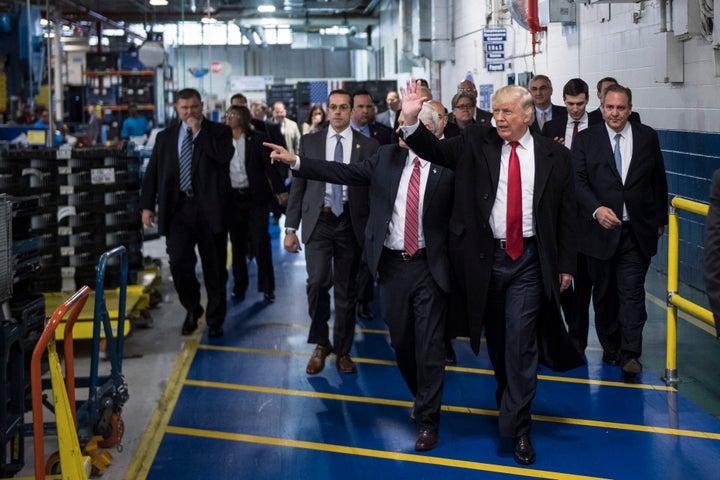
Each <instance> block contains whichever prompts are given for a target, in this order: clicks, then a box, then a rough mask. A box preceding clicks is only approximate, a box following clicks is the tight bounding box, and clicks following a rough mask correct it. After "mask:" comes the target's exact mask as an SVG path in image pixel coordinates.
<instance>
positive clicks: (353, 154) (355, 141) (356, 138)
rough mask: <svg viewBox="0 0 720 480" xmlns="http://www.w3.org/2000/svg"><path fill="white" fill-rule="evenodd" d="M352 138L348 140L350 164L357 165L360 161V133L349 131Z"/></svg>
mask: <svg viewBox="0 0 720 480" xmlns="http://www.w3.org/2000/svg"><path fill="white" fill-rule="evenodd" d="M350 131H351V132H352V137H351V139H350V163H357V162H359V161H360V137H361V136H362V133H360V132H356V131H355V130H353V129H350Z"/></svg>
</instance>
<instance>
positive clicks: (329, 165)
mask: <svg viewBox="0 0 720 480" xmlns="http://www.w3.org/2000/svg"><path fill="white" fill-rule="evenodd" d="M407 156H408V150H407V149H405V148H401V147H400V146H398V145H394V144H393V145H386V146H382V147H380V150H378V151H377V153H375V154H374V155H373V156H372V157H370V158H369V159H368V160H366V161H363V162H358V163H351V164H349V165H345V164H340V163H336V162H328V161H325V160H317V159H312V158H306V157H300V169H299V170H298V171H296V172H294V173H295V174H296V176H298V177H304V178H312V179H316V180H325V181H328V182H332V183H341V184H345V185H357V186H366V185H369V186H370V198H371V199H372V200H371V202H370V216H369V218H368V223H367V227H366V229H365V246H364V255H365V260H366V261H367V264H368V267H370V271H371V272H372V274H373V277H374V276H375V275H376V274H377V269H378V264H379V262H380V255H381V254H382V249H383V244H384V243H385V237H386V236H387V234H388V228H389V225H390V219H391V218H392V213H393V207H394V205H395V198H396V197H397V192H398V189H399V188H400V177H401V176H402V172H403V168H404V167H405V161H406V160H407ZM453 186H454V176H453V173H452V171H450V170H448V169H446V168H442V167H438V166H435V165H431V166H430V172H429V175H428V181H427V186H426V187H425V196H424V197H423V213H422V225H423V233H424V235H425V248H426V251H427V259H428V267H429V268H430V273H431V274H432V276H433V279H434V280H435V282H436V283H437V284H438V285H439V286H440V288H442V289H443V290H444V291H446V292H449V291H450V261H449V259H448V248H447V234H448V230H447V227H448V219H449V218H450V211H451V209H452V196H453Z"/></svg>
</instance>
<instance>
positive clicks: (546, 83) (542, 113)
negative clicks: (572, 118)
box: [530, 75, 567, 133]
mask: <svg viewBox="0 0 720 480" xmlns="http://www.w3.org/2000/svg"><path fill="white" fill-rule="evenodd" d="M530 93H531V94H532V97H533V103H534V104H535V117H534V121H533V123H532V124H531V125H530V130H531V131H532V132H533V133H540V132H542V129H543V127H544V126H545V122H549V121H550V120H553V119H559V118H561V117H563V118H565V117H567V110H566V109H565V107H563V106H561V105H555V104H553V103H552V93H553V87H552V82H551V81H550V78H549V77H548V76H547V75H535V76H534V77H533V79H532V81H531V82H530Z"/></svg>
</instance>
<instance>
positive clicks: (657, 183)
mask: <svg viewBox="0 0 720 480" xmlns="http://www.w3.org/2000/svg"><path fill="white" fill-rule="evenodd" d="M602 109H603V113H604V117H605V122H604V123H602V124H598V125H593V126H592V127H590V128H588V129H587V130H584V131H582V132H580V133H579V134H578V135H577V137H576V138H575V142H574V143H573V148H572V156H573V161H574V163H575V171H576V190H577V199H578V210H579V215H580V222H579V224H580V232H579V233H580V235H579V238H580V250H581V251H582V252H583V253H584V254H585V255H586V256H587V262H588V272H589V273H590V278H591V279H592V282H593V285H594V291H593V304H594V307H595V325H596V329H597V332H598V337H599V340H600V344H601V345H602V347H603V361H604V362H605V363H608V364H610V365H618V364H622V375H623V377H625V378H629V379H633V378H635V377H637V376H638V375H639V374H640V372H641V371H642V365H641V364H640V362H639V358H640V355H641V354H642V331H643V327H644V325H645V321H646V320H647V312H646V310H645V275H646V274H647V270H648V267H649V266H650V259H651V258H652V256H653V255H655V253H657V242H658V237H660V236H662V234H663V232H664V228H665V227H664V226H665V224H666V223H667V194H668V187H667V179H666V177H665V166H664V163H663V156H662V152H661V151H660V143H659V141H658V136H657V133H656V132H655V130H653V129H652V128H650V127H648V126H646V125H642V124H640V123H632V122H629V120H628V119H629V117H630V112H631V111H632V95H631V93H630V91H629V90H628V89H627V88H625V87H623V86H621V85H611V86H609V87H607V88H606V89H605V92H604V94H603V101H602ZM618 163H619V164H620V165H619V168H618V165H617V164H618Z"/></svg>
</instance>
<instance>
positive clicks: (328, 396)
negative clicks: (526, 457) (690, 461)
mask: <svg viewBox="0 0 720 480" xmlns="http://www.w3.org/2000/svg"><path fill="white" fill-rule="evenodd" d="M185 384H186V385H191V386H195V387H206V388H219V389H224V390H239V391H245V392H257V393H268V394H274V395H293V396H297V397H309V398H321V399H325V400H338V401H344V402H356V403H370V404H376V405H390V406H396V407H408V408H409V407H412V405H413V404H412V402H409V401H403V400H392V399H387V398H374V397H360V396H356V395H338V394H335V393H324V392H314V391H307V390H289V389H283V388H273V387H259V386H254V385H239V384H235V383H224V382H208V381H203V380H185ZM441 408H442V410H443V411H446V412H456V413H470V414H473V415H485V416H493V417H497V416H498V411H497V410H486V409H480V408H470V407H460V406H453V405H443V406H442V407H441ZM532 418H533V420H536V421H540V422H552V423H562V424H566V425H581V426H585V427H596V428H604V429H607V428H611V429H615V430H629V431H635V432H645V433H659V434H664V435H675V436H678V437H693V438H702V439H707V440H720V433H711V432H700V431H696V430H681V429H677V428H666V427H654V426H648V425H636V424H632V423H620V422H604V421H600V420H586V419H582V418H566V417H553V416H548V415H533V416H532Z"/></svg>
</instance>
